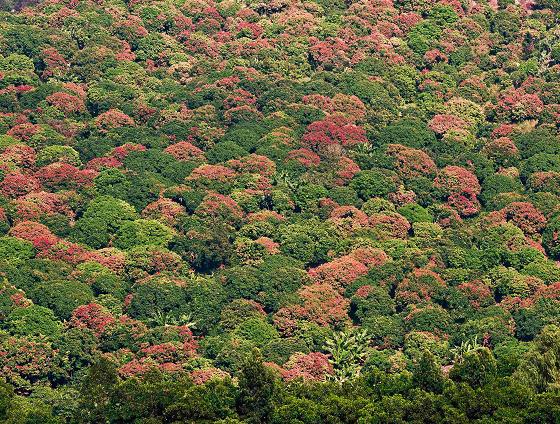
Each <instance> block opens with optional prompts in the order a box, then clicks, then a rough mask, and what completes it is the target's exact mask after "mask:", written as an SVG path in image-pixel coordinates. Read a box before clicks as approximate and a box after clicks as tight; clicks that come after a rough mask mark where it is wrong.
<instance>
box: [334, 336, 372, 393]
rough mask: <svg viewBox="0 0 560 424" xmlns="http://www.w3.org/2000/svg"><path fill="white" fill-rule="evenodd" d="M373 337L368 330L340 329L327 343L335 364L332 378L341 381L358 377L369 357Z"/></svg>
mask: <svg viewBox="0 0 560 424" xmlns="http://www.w3.org/2000/svg"><path fill="white" fill-rule="evenodd" d="M370 339H371V337H370V336H369V334H368V333H367V331H366V330H362V331H348V332H344V331H340V332H336V333H334V334H333V336H332V338H330V339H328V340H327V341H326V343H325V350H326V351H327V352H328V353H329V354H330V358H329V361H330V363H331V364H332V366H333V371H334V374H333V376H332V378H333V379H334V380H335V381H338V382H340V383H342V382H345V381H349V380H352V379H354V378H356V377H357V376H358V375H359V374H360V371H361V369H362V365H363V363H364V361H365V359H366V357H367V354H368V348H369V341H370Z"/></svg>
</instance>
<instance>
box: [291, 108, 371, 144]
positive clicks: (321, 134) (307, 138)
mask: <svg viewBox="0 0 560 424" xmlns="http://www.w3.org/2000/svg"><path fill="white" fill-rule="evenodd" d="M301 142H302V146H303V147H304V148H308V149H310V150H312V151H314V152H317V153H324V152H327V151H328V149H329V148H330V147H332V146H342V147H352V146H355V145H358V144H362V143H367V137H366V133H365V130H364V129H363V128H361V127H359V126H357V125H355V124H353V123H352V122H351V121H350V120H349V119H348V118H346V117H344V116H342V115H333V116H329V117H327V118H325V119H323V120H322V121H316V122H313V123H312V124H309V126H308V127H307V130H306V132H305V134H304V135H303V138H302V141H301Z"/></svg>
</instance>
